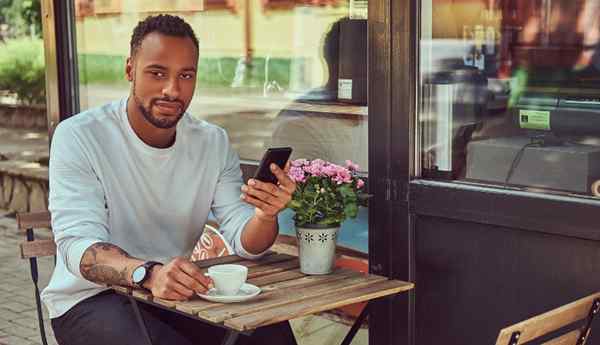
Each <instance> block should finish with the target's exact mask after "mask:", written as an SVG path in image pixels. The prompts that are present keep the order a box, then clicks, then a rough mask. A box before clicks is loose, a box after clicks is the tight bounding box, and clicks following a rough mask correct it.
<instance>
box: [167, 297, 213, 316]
mask: <svg viewBox="0 0 600 345" xmlns="http://www.w3.org/2000/svg"><path fill="white" fill-rule="evenodd" d="M221 305H223V304H222V303H215V302H210V301H207V300H204V299H202V298H200V297H199V296H194V297H192V298H191V299H189V300H187V301H183V302H179V303H177V304H176V305H175V309H177V310H179V311H182V312H184V313H188V314H191V315H193V316H196V317H197V315H198V313H199V312H200V311H202V310H204V309H208V308H214V307H218V306H221Z"/></svg>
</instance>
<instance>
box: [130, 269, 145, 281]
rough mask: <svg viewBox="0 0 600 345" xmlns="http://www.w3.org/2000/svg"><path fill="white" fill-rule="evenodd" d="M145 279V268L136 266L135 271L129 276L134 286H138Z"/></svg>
mask: <svg viewBox="0 0 600 345" xmlns="http://www.w3.org/2000/svg"><path fill="white" fill-rule="evenodd" d="M144 277H146V267H144V266H138V267H137V268H136V269H135V270H133V274H132V275H131V279H132V280H133V282H134V283H135V284H139V283H140V282H141V281H142V280H144Z"/></svg>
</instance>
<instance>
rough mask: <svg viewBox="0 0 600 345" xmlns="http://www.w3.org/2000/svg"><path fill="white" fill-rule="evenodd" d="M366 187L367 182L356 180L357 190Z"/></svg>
mask: <svg viewBox="0 0 600 345" xmlns="http://www.w3.org/2000/svg"><path fill="white" fill-rule="evenodd" d="M364 185H365V181H363V180H361V179H358V180H356V188H358V189H361V188H362V187H363V186H364Z"/></svg>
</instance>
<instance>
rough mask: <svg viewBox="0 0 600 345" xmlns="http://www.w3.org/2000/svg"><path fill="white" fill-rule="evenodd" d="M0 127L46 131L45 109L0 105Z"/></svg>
mask: <svg viewBox="0 0 600 345" xmlns="http://www.w3.org/2000/svg"><path fill="white" fill-rule="evenodd" d="M0 125H2V126H4V127H10V128H27V129H46V128H48V120H47V118H46V108H45V107H43V106H27V105H15V104H2V103H0Z"/></svg>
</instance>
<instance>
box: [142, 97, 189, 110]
mask: <svg viewBox="0 0 600 345" xmlns="http://www.w3.org/2000/svg"><path fill="white" fill-rule="evenodd" d="M156 102H171V103H178V104H179V106H181V107H182V108H183V106H184V103H183V101H182V100H180V99H177V98H174V97H157V98H152V99H151V100H150V104H151V105H155V104H156Z"/></svg>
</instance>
